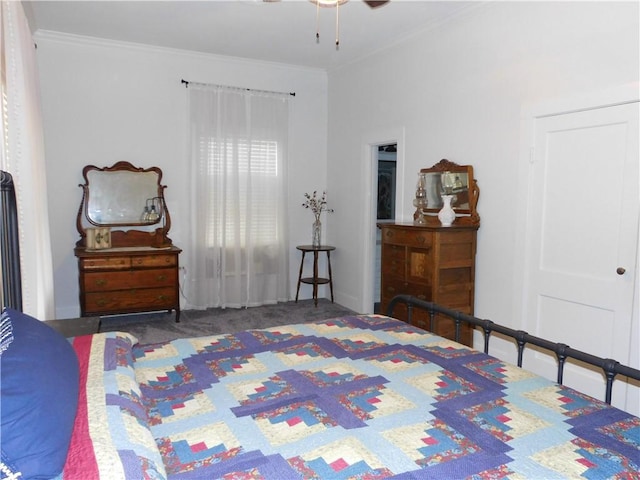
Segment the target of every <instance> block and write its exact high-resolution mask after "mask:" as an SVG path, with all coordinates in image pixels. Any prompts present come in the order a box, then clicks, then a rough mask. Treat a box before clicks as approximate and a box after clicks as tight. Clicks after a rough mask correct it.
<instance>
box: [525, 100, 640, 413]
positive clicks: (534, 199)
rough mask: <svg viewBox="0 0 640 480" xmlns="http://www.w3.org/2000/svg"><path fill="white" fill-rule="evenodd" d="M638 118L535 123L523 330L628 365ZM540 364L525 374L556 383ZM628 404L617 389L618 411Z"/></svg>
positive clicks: (593, 391)
mask: <svg viewBox="0 0 640 480" xmlns="http://www.w3.org/2000/svg"><path fill="white" fill-rule="evenodd" d="M638 115H639V112H638V103H629V104H624V105H616V106H609V107H603V108H595V109H590V110H583V111H577V112H573V113H565V114H560V115H552V116H547V117H540V118H537V119H535V121H534V132H535V133H534V151H533V152H532V158H531V167H530V168H531V170H530V172H529V179H530V182H531V183H530V185H531V189H530V195H529V200H528V204H529V205H528V207H529V208H528V211H529V215H530V216H529V222H528V226H527V234H526V239H527V243H528V246H527V248H526V251H527V253H526V255H527V259H526V260H527V261H526V267H525V270H526V273H525V310H524V312H525V329H526V330H527V331H529V333H532V334H534V335H537V336H539V337H543V338H547V339H549V340H553V341H556V342H562V343H566V344H568V345H569V346H571V347H573V348H576V349H579V350H583V351H586V352H589V353H593V354H595V355H598V356H601V357H605V358H614V359H616V360H618V361H620V362H622V363H625V364H629V359H630V349H631V348H632V346H633V348H637V347H638V339H635V340H634V339H632V338H631V332H632V328H631V327H632V325H631V323H632V309H633V296H634V288H635V278H636V272H635V270H636V254H637V246H638V216H639V213H640V207H639V192H638V190H639V183H640V182H639V172H638V162H639V159H638V127H639V126H638ZM636 328H637V327H636ZM636 331H637V330H636ZM535 356H536V357H537V360H536V361H529V362H527V363H526V364H525V366H526V367H527V368H531V369H534V370H536V369H537V371H538V373H541V374H544V375H545V376H547V377H550V378H554V379H555V359H550V358H548V357H543V356H540V355H537V354H536V355H535ZM635 367H638V366H637V365H635ZM579 371H580V370H579V369H575V368H572V367H571V365H569V366H568V367H567V368H566V369H565V379H564V380H565V381H564V383H565V384H566V385H569V386H572V387H574V388H577V389H578V390H580V391H582V392H585V393H588V394H590V395H592V396H594V397H596V398H600V399H603V398H604V390H603V381H602V376H601V374H600V373H599V372H596V371H594V372H586V373H585V372H583V373H578V372H579ZM625 398H626V385H625V384H624V383H622V382H616V388H615V389H614V398H613V400H614V402H613V404H614V405H617V406H620V407H622V408H624V407H625V405H624V404H625Z"/></svg>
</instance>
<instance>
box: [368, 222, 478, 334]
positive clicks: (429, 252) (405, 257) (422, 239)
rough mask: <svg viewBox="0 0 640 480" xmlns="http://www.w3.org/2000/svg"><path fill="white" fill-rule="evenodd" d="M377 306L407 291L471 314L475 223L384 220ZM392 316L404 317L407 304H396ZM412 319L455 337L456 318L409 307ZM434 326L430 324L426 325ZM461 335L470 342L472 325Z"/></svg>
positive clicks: (476, 227) (464, 326)
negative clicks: (423, 224)
mask: <svg viewBox="0 0 640 480" xmlns="http://www.w3.org/2000/svg"><path fill="white" fill-rule="evenodd" d="M379 227H380V228H381V229H382V266H381V270H382V284H381V292H380V293H381V295H380V301H381V307H382V312H383V313H386V309H387V306H388V304H389V302H390V301H391V299H392V298H393V297H394V296H395V295H399V294H407V295H413V296H416V297H418V298H420V299H422V300H425V301H429V302H434V303H437V304H439V305H442V306H445V307H449V308H452V309H455V310H459V311H461V312H463V313H467V314H473V302H474V286H475V256H476V233H477V230H478V226H477V225H457V224H454V225H452V226H449V227H442V226H434V225H428V226H422V225H420V226H418V225H414V224H413V223H383V224H380V225H379ZM393 316H394V317H396V318H400V319H403V320H406V319H407V311H406V307H405V306H401V305H398V306H397V307H396V308H395V310H394V313H393ZM412 323H413V324H414V325H416V326H418V327H421V328H425V329H426V330H432V331H433V332H434V333H436V334H438V335H440V336H442V337H446V338H449V339H452V340H453V339H455V324H454V323H453V321H450V320H445V319H444V318H442V319H440V318H437V317H436V318H435V319H434V325H433V326H431V325H430V319H429V316H428V314H426V312H418V309H416V310H414V311H413V313H412ZM430 327H433V328H430ZM460 340H461V342H462V343H464V344H465V345H469V346H471V345H472V343H473V331H472V329H471V328H470V327H469V326H467V325H463V326H462V329H461V332H460Z"/></svg>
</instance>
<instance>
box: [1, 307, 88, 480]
mask: <svg viewBox="0 0 640 480" xmlns="http://www.w3.org/2000/svg"><path fill="white" fill-rule="evenodd" d="M0 332H1V337H2V338H1V339H0V417H1V419H2V428H1V431H0V451H1V454H2V459H1V463H0V472H1V473H2V474H3V476H5V475H6V476H9V475H10V474H11V473H13V474H17V473H21V474H22V476H21V477H20V478H21V479H27V478H33V477H37V478H43V479H44V478H53V477H56V476H58V475H59V474H60V473H61V472H62V469H63V467H64V463H65V460H66V457H67V450H68V449H69V442H70V440H71V433H72V431H73V423H74V420H75V416H76V410H77V408H78V385H79V373H78V358H77V357H76V354H75V352H74V350H73V348H72V346H71V344H70V343H69V341H68V340H67V339H66V338H64V337H63V336H62V335H61V334H59V333H58V332H56V331H55V330H53V329H52V328H51V327H49V326H47V325H45V324H44V323H43V322H41V321H39V320H36V319H35V318H33V317H30V316H28V315H25V314H23V313H20V312H17V311H15V310H12V309H9V308H7V309H5V310H4V311H3V312H2V317H1V319H0Z"/></svg>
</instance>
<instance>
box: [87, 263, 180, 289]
mask: <svg viewBox="0 0 640 480" xmlns="http://www.w3.org/2000/svg"><path fill="white" fill-rule="evenodd" d="M83 284H84V291H85V292H103V291H112V290H127V289H131V288H156V287H170V286H175V284H176V273H175V269H172V268H156V269H152V270H128V271H122V272H87V273H85V274H84V278H83Z"/></svg>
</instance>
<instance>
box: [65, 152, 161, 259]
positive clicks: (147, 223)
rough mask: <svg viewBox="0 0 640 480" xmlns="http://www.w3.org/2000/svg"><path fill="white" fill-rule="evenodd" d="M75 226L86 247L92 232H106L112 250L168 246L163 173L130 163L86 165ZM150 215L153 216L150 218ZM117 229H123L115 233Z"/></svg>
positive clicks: (81, 245)
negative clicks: (94, 230) (109, 165)
mask: <svg viewBox="0 0 640 480" xmlns="http://www.w3.org/2000/svg"><path fill="white" fill-rule="evenodd" d="M82 176H83V178H84V182H85V183H84V185H83V184H80V185H78V186H79V187H81V188H82V200H81V202H80V208H79V209H78V216H77V219H76V227H77V229H78V233H79V234H80V240H79V241H78V242H77V244H76V245H77V246H79V247H86V246H87V234H88V231H89V230H90V229H95V228H100V229H107V230H109V232H110V235H111V247H112V248H118V247H156V248H162V247H168V246H171V245H172V242H171V239H170V238H168V237H167V234H168V232H169V229H170V228H171V216H170V215H169V210H168V209H167V206H166V204H165V200H164V189H165V188H166V185H162V183H161V181H162V170H161V169H160V168H158V167H151V168H139V167H135V166H134V165H132V164H131V163H129V162H117V163H115V164H114V165H112V166H111V167H103V168H99V167H96V166H95V165H87V166H85V167H84V168H83V169H82ZM150 212H153V214H151V215H149V213H150ZM116 227H119V228H121V229H119V230H115V228H116Z"/></svg>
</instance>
